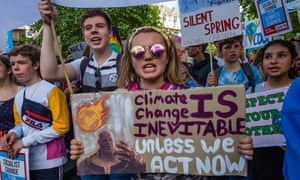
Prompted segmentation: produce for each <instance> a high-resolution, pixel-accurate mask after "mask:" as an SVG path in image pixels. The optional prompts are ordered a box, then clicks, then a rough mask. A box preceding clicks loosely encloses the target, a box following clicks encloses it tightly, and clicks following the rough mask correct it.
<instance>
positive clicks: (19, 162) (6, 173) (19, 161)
mask: <svg viewBox="0 0 300 180" xmlns="http://www.w3.org/2000/svg"><path fill="white" fill-rule="evenodd" d="M28 151H29V150H28V149H26V148H23V149H21V151H20V152H19V153H18V154H17V156H16V157H15V158H13V159H11V158H9V157H8V154H7V152H6V151H4V150H0V172H1V176H0V180H6V179H15V180H29V179H30V178H29V160H28V158H29V152H28Z"/></svg>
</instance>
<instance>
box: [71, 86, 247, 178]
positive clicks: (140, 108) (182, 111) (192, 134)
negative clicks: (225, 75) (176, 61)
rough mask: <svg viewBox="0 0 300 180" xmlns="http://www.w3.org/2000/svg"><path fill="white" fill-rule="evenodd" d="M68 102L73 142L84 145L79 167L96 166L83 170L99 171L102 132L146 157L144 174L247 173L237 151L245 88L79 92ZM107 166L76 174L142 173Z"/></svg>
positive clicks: (241, 157)
mask: <svg viewBox="0 0 300 180" xmlns="http://www.w3.org/2000/svg"><path fill="white" fill-rule="evenodd" d="M71 104H72V115H73V123H74V132H75V138H76V139H79V140H81V142H82V144H83V146H84V154H83V155H82V156H81V157H80V158H79V160H78V162H77V163H78V164H80V163H81V162H85V160H87V159H90V160H91V161H95V162H94V163H87V166H89V165H91V164H93V167H95V168H97V167H96V166H97V165H96V164H97V162H99V163H100V161H101V159H100V160H99V161H97V162H96V160H95V159H97V156H96V155H97V151H98V149H99V145H98V140H99V138H98V136H99V133H100V132H102V131H103V130H104V129H105V130H109V131H111V132H113V136H114V140H115V142H116V143H119V142H120V140H122V141H124V142H126V143H127V144H128V145H129V147H130V148H132V149H133V150H135V152H136V153H137V154H138V156H140V157H141V158H143V159H144V161H145V162H146V169H145V171H143V172H146V173H150V172H152V173H155V172H162V173H177V174H192V175H246V169H247V162H246V160H245V159H244V157H243V156H241V155H240V154H239V153H238V152H237V146H238V144H239V139H240V138H241V136H243V135H244V134H245V88H244V86H243V85H230V86H222V87H211V88H202V87H200V88H194V89H187V90H174V91H166V90H165V91H163V90H149V91H138V92H128V91H127V90H117V91H113V92H99V93H83V94H74V95H73V96H72V97H71ZM100 148H101V147H100ZM91 157H92V158H91ZM81 164H82V163H81ZM88 164H89V165H88ZM106 164H107V163H106ZM123 164H124V163H123ZM120 166H121V165H120ZM110 167H111V169H109V171H105V172H104V171H103V172H97V171H95V172H86V171H85V170H83V169H91V168H87V167H86V168H84V167H82V166H81V169H79V171H78V172H82V174H102V173H104V174H105V173H108V174H109V173H111V174H114V173H141V172H139V171H138V169H139V168H136V169H135V170H136V171H129V170H128V171H118V172H116V171H114V170H113V169H112V167H113V165H111V166H109V167H106V168H110ZM118 169H119V170H120V169H122V168H120V167H119V168H118Z"/></svg>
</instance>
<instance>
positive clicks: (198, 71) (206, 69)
mask: <svg viewBox="0 0 300 180" xmlns="http://www.w3.org/2000/svg"><path fill="white" fill-rule="evenodd" d="M217 68H219V66H218V62H217V60H216V59H214V58H213V69H214V70H215V69H217ZM189 73H190V74H191V75H192V77H193V78H194V79H195V80H196V81H197V82H198V83H199V84H200V86H205V84H206V80H207V75H208V74H209V73H210V57H209V54H207V53H205V60H204V61H199V62H196V61H194V64H193V65H192V66H190V67H189Z"/></svg>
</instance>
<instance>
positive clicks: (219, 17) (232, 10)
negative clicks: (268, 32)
mask: <svg viewBox="0 0 300 180" xmlns="http://www.w3.org/2000/svg"><path fill="white" fill-rule="evenodd" d="M178 2H179V10H180V25H181V34H182V46H183V47H187V46H190V45H197V44H204V43H208V42H214V41H217V40H221V39H226V38H230V37H234V36H238V35H241V34H242V31H241V25H240V8H239V1H237V0H233V1H230V2H229V3H223V4H221V5H211V6H208V5H206V6H205V5H202V4H203V2H202V1H201V2H200V1H193V2H191V1H188V2H190V3H191V5H190V4H189V3H188V2H187V1H185V0H179V1H178ZM195 7H197V9H196V8H195ZM203 7H205V8H203Z"/></svg>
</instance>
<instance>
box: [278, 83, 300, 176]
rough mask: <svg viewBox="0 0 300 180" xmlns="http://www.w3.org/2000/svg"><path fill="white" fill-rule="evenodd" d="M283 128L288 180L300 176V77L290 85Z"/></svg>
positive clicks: (285, 173) (284, 109)
mask: <svg viewBox="0 0 300 180" xmlns="http://www.w3.org/2000/svg"><path fill="white" fill-rule="evenodd" d="M281 118H282V130H283V134H284V136H285V138H286V143H287V148H286V152H285V158H284V165H283V175H284V177H285V179H287V180H293V179H298V178H299V177H300V171H299V167H300V148H299V147H300V78H297V79H295V80H294V82H293V83H292V85H291V86H290V88H289V90H288V92H287V94H286V96H285V98H284V103H283V106H282V110H281Z"/></svg>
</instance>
